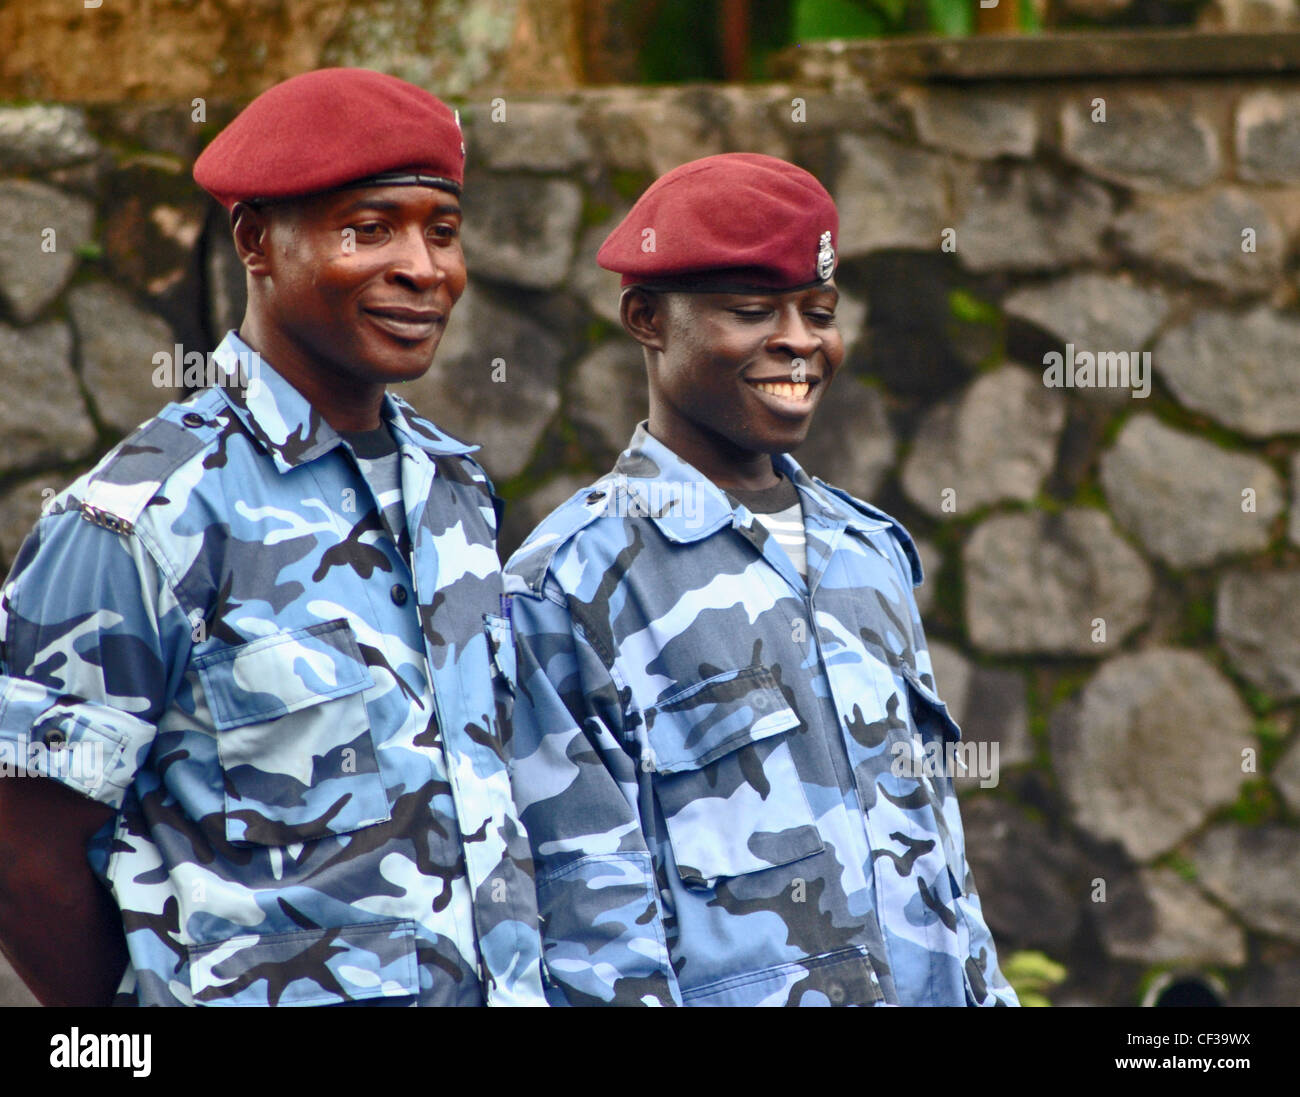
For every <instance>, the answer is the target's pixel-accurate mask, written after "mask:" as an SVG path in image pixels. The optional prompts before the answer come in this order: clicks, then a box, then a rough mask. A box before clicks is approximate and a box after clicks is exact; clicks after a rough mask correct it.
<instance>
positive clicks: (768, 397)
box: [745, 377, 821, 419]
mask: <svg viewBox="0 0 1300 1097" xmlns="http://www.w3.org/2000/svg"><path fill="white" fill-rule="evenodd" d="M745 383H746V384H747V385H749V387H750V388H751V389H752V390H753V391H754V393H755V394H756V395H757V396H758V398H759V400H761V401H762V402H763V404H764V405H765V406H766V407H767V408H768V410H770V411H772V412H774V413H775V414H777V415H779V416H781V417H782V418H787V419H798V418H802V417H803V416H805V415H807V414H808V413H809V412H811V411H812V409H813V404H814V401H813V390H814V389H815V388H816V387H817V386H818V385H819V384H820V383H821V378H820V377H809V378H808V379H807V380H805V381H791V380H790V379H789V378H788V377H758V378H752V379H751V378H746V379H745Z"/></svg>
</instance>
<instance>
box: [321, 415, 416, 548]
mask: <svg viewBox="0 0 1300 1097" xmlns="http://www.w3.org/2000/svg"><path fill="white" fill-rule="evenodd" d="M339 434H340V435H341V436H342V437H343V438H344V439H345V440H346V441H347V443H348V444H349V445H350V446H351V447H352V452H353V453H354V454H355V455H356V459H357V467H358V468H360V470H361V475H362V476H364V477H365V479H366V483H368V484H369V485H370V489H371V490H372V491H373V492H374V493H375V498H376V499H378V501H379V520H380V521H381V522H383V524H384V528H385V529H386V530H387V531H388V535H389V536H390V537H391V538H392V539H393V543H394V544H395V545H397V548H398V551H399V552H401V554H402V555H403V556H404V557H406V558H407V559H408V560H409V559H410V556H411V538H410V534H409V533H408V532H407V529H406V506H405V504H403V502H402V454H401V451H400V450H398V448H397V439H395V438H394V437H393V432H392V431H391V430H389V429H388V424H386V423H384V424H381V425H380V426H378V427H376V428H375V429H374V430H347V431H339Z"/></svg>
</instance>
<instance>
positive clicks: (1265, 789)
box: [1224, 777, 1280, 827]
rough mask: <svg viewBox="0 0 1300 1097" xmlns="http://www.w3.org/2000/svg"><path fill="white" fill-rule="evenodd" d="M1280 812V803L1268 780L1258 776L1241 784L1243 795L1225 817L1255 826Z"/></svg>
mask: <svg viewBox="0 0 1300 1097" xmlns="http://www.w3.org/2000/svg"><path fill="white" fill-rule="evenodd" d="M1279 814H1280V812H1279V810H1278V804H1277V802H1276V799H1275V797H1274V795H1273V790H1272V789H1271V788H1270V787H1269V784H1268V781H1266V780H1265V779H1264V778H1262V777H1256V778H1254V779H1253V780H1250V781H1247V782H1246V783H1245V784H1243V785H1242V786H1241V795H1239V796H1238V797H1237V800H1236V802H1235V803H1234V804H1233V805H1232V806H1231V807H1229V808H1228V810H1227V811H1226V812H1225V814H1224V818H1225V819H1230V820H1232V821H1233V822H1234V823H1241V824H1243V825H1244V826H1248V827H1254V826H1259V825H1260V824H1261V823H1267V822H1268V821H1269V820H1271V819H1275V818H1276V817H1277V816H1278V815H1279Z"/></svg>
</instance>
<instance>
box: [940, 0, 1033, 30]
mask: <svg viewBox="0 0 1300 1097" xmlns="http://www.w3.org/2000/svg"><path fill="white" fill-rule="evenodd" d="M1026 6H1028V7H1029V8H1030V10H1031V11H1032V9H1033V5H1032V4H1029V3H1028V2H1027V0H1022V3H1021V18H1022V19H1023V18H1024V15H1023V13H1024V8H1025V7H1026ZM925 15H926V21H927V22H928V23H929V25H930V29H931V30H933V31H934V32H935V33H936V34H947V35H965V34H970V33H971V31H973V30H974V29H975V16H974V9H973V6H972V3H971V0H925Z"/></svg>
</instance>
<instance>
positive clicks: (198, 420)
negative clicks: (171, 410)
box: [181, 411, 207, 427]
mask: <svg viewBox="0 0 1300 1097" xmlns="http://www.w3.org/2000/svg"><path fill="white" fill-rule="evenodd" d="M181 422H182V423H184V424H185V425H186V426H187V427H202V426H205V425H206V424H207V420H206V419H204V418H203V416H202V415H200V414H199V413H198V412H197V411H187V412H186V413H185V414H184V415H182V416H181Z"/></svg>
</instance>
